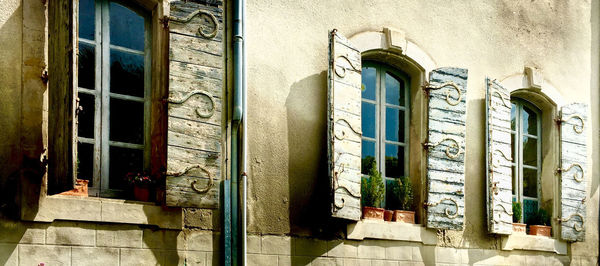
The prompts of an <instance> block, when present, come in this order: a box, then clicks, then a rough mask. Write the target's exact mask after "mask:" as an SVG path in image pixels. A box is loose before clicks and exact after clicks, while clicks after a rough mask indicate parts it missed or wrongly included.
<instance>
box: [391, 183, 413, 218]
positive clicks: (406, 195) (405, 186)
mask: <svg viewBox="0 0 600 266" xmlns="http://www.w3.org/2000/svg"><path fill="white" fill-rule="evenodd" d="M393 184H394V187H393V192H394V203H393V205H394V206H393V208H395V209H399V210H404V211H412V210H413V199H414V195H413V188H412V184H411V183H410V178H409V177H407V176H404V177H400V178H398V179H397V180H396V182H394V183H393Z"/></svg>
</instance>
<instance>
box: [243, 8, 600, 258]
mask: <svg viewBox="0 0 600 266" xmlns="http://www.w3.org/2000/svg"><path fill="white" fill-rule="evenodd" d="M248 5H249V6H248V27H247V28H248V33H247V39H246V40H247V45H248V69H249V73H248V90H249V100H248V101H249V103H251V105H250V107H249V124H250V125H251V127H250V128H249V139H250V154H249V158H250V163H251V169H250V170H251V171H250V175H249V180H250V184H249V211H250V215H249V227H248V228H249V230H250V231H251V232H256V233H262V234H290V233H291V234H300V235H306V234H309V235H318V234H319V232H321V230H323V229H325V228H327V227H330V226H332V225H331V224H325V223H326V222H325V219H323V218H324V217H326V216H325V215H324V213H326V211H327V209H328V208H329V205H328V204H329V202H328V200H327V198H326V197H324V196H325V195H326V192H327V189H328V188H327V174H326V146H325V145H326V140H325V138H326V124H325V123H326V120H325V119H326V89H327V86H326V76H327V74H326V71H327V40H328V39H327V32H328V30H331V29H333V28H337V29H338V30H339V31H340V32H341V33H342V34H344V35H346V36H347V37H350V36H352V35H354V34H357V33H360V32H363V31H380V30H382V29H383V27H390V28H396V29H399V30H402V31H404V32H405V33H406V38H407V39H410V40H411V41H413V42H414V43H416V44H417V45H418V46H419V47H420V48H421V49H422V50H424V51H426V52H427V53H428V54H429V55H430V56H431V58H433V59H434V60H435V61H436V63H437V66H438V67H441V66H456V67H463V68H467V69H468V70H469V83H468V88H469V92H468V95H467V101H468V104H467V108H468V110H467V125H468V126H467V128H468V129H467V130H468V131H467V152H466V156H467V158H466V161H467V162H468V163H467V165H466V171H467V172H466V181H467V184H466V191H465V193H466V195H467V196H466V197H467V200H466V202H467V206H466V227H465V230H464V232H448V234H447V236H446V237H445V238H444V240H445V241H444V243H442V245H446V246H455V247H463V248H494V247H496V245H497V242H496V240H495V239H494V238H493V237H491V236H489V235H488V234H487V228H486V221H485V217H486V216H485V197H484V195H485V179H484V174H485V172H484V171H485V164H484V161H485V156H484V147H485V145H484V144H485V143H484V138H485V132H484V128H485V127H484V124H483V123H484V114H485V110H484V107H485V103H484V99H485V82H484V81H485V77H486V76H487V77H490V78H496V79H500V80H501V79H503V78H506V77H507V76H510V75H513V74H517V73H522V72H523V69H524V66H534V67H537V68H539V69H541V70H542V72H543V74H544V78H545V79H546V80H547V81H548V82H550V83H551V84H552V85H554V86H555V87H556V88H558V90H559V92H560V93H561V94H562V96H563V97H564V100H565V102H570V101H583V102H587V103H589V104H590V105H591V106H594V107H593V108H592V109H591V110H593V112H594V113H593V115H592V119H590V122H589V123H590V124H591V126H592V128H593V132H598V125H597V124H598V109H597V106H598V100H597V98H598V85H597V83H598V82H597V77H598V76H597V74H596V73H594V75H593V76H592V81H593V82H590V76H591V71H592V70H596V72H597V70H598V68H597V66H595V65H593V62H592V61H591V59H590V58H591V57H590V56H591V55H594V60H596V61H594V62H596V64H597V52H596V51H597V50H598V45H597V44H595V43H594V44H593V48H592V43H593V42H592V33H591V31H592V29H593V28H592V26H591V23H590V21H591V15H592V9H591V7H592V3H590V2H589V1H551V0H546V1H541V0H538V1H513V0H510V1H509V0H506V1H494V2H489V1H484V2H482V1H479V2H474V1H446V2H440V1H402V2H399V1H377V2H369V1H325V2H323V1H310V2H307V1H284V2H278V1H260V0H259V1H250V2H248ZM594 6H595V8H596V9H597V4H594ZM596 9H594V11H593V12H594V14H596V15H597V14H598V13H597V11H596ZM595 25H597V21H596V23H595ZM594 28H595V29H596V30H598V27H597V26H594ZM595 39H596V40H597V37H595ZM592 49H594V51H595V52H594V53H592V52H591V51H592ZM592 66H593V67H592ZM594 78H595V79H594ZM590 96H595V98H594V97H591V98H590ZM590 99H593V100H590ZM592 136H595V137H592ZM592 139H593V145H594V147H595V149H594V150H596V151H594V152H593V156H592V150H593V149H589V163H590V164H591V165H594V164H593V163H592V162H598V161H599V158H598V152H597V147H598V138H597V135H594V134H592V132H590V140H589V141H590V142H589V143H592ZM595 164H597V163H595ZM590 173H592V175H590V176H589V177H588V178H592V177H593V178H592V179H593V181H592V182H589V183H590V187H589V189H588V191H589V193H590V196H589V199H590V200H589V201H588V203H589V205H588V220H587V221H586V228H587V232H588V233H587V235H586V238H587V239H589V241H586V242H585V243H578V244H574V245H572V249H571V250H572V252H573V255H583V254H588V255H590V254H592V255H595V254H597V253H598V246H597V245H598V244H597V241H595V240H597V239H598V233H597V232H598V229H597V228H598V224H597V221H598V210H597V209H598V205H597V204H598V203H597V202H598V166H593V168H592V171H591V172H590ZM333 226H335V224H333Z"/></svg>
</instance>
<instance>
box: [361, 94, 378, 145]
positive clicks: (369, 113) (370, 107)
mask: <svg viewBox="0 0 600 266" xmlns="http://www.w3.org/2000/svg"><path fill="white" fill-rule="evenodd" d="M375 121H376V118H375V105H374V104H372V103H367V102H362V111H361V125H362V133H363V136H364V137H368V138H375Z"/></svg>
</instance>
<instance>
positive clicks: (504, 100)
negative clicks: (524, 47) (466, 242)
mask: <svg viewBox="0 0 600 266" xmlns="http://www.w3.org/2000/svg"><path fill="white" fill-rule="evenodd" d="M510 110H511V104H510V94H509V92H508V90H507V89H505V88H504V87H502V86H500V84H498V82H496V81H495V80H493V81H492V80H489V79H488V80H487V94H486V111H487V116H486V120H487V123H486V126H487V131H486V136H487V147H486V149H487V150H486V151H487V152H486V154H487V157H486V158H487V178H486V180H487V189H486V191H487V210H488V213H487V215H488V230H489V232H490V233H494V234H511V233H512V231H513V229H512V169H511V162H512V158H511V156H512V144H511V135H510V130H511V127H510Z"/></svg>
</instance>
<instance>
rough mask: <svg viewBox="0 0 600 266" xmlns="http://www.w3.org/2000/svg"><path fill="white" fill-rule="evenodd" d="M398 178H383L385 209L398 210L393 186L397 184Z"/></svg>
mask: <svg viewBox="0 0 600 266" xmlns="http://www.w3.org/2000/svg"><path fill="white" fill-rule="evenodd" d="M397 184H398V180H396V179H385V209H386V210H399V209H400V207H399V206H398V205H399V204H398V200H397V197H396V195H394V187H395V186H397Z"/></svg>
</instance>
